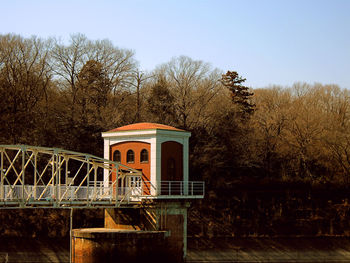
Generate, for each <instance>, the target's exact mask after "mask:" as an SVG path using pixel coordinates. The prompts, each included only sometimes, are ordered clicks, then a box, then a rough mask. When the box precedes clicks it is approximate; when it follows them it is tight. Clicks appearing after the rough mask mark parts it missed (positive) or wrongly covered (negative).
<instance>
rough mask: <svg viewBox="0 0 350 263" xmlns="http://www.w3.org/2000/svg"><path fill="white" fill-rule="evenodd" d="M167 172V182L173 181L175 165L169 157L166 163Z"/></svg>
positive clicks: (173, 160)
mask: <svg viewBox="0 0 350 263" xmlns="http://www.w3.org/2000/svg"><path fill="white" fill-rule="evenodd" d="M167 172H168V180H169V181H175V177H176V165H175V159H174V158H172V157H170V158H169V159H168V161H167Z"/></svg>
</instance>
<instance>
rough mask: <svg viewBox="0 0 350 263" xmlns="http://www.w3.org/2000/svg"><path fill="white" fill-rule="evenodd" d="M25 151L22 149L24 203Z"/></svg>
mask: <svg viewBox="0 0 350 263" xmlns="http://www.w3.org/2000/svg"><path fill="white" fill-rule="evenodd" d="M25 158H26V156H25V149H24V148H23V147H22V201H23V200H24V199H25V197H24V176H25V168H24V166H25Z"/></svg>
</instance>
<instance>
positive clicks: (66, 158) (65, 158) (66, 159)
mask: <svg viewBox="0 0 350 263" xmlns="http://www.w3.org/2000/svg"><path fill="white" fill-rule="evenodd" d="M64 160H65V161H66V176H65V177H66V181H65V182H66V186H68V157H64Z"/></svg>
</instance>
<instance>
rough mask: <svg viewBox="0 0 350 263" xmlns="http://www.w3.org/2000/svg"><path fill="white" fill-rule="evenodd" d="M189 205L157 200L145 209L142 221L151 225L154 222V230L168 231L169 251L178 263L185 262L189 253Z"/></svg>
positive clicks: (184, 202) (187, 203)
mask: <svg viewBox="0 0 350 263" xmlns="http://www.w3.org/2000/svg"><path fill="white" fill-rule="evenodd" d="M189 204H190V203H189V202H186V201H183V202H181V201H175V202H174V201H165V200H164V201H159V200H157V201H154V202H153V203H152V204H151V205H149V206H146V207H144V208H143V217H141V218H142V220H146V221H147V222H148V223H151V224H152V222H153V227H154V228H155V229H154V230H163V231H168V233H169V237H168V249H169V251H170V253H171V254H172V255H173V256H174V258H175V259H176V262H183V261H184V259H185V257H186V253H187V209H188V207H189ZM145 225H146V224H145Z"/></svg>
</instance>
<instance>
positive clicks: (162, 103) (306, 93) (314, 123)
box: [0, 34, 350, 188]
mask: <svg viewBox="0 0 350 263" xmlns="http://www.w3.org/2000/svg"><path fill="white" fill-rule="evenodd" d="M0 97H1V103H0V112H1V114H0V122H1V125H0V143H1V144H29V145H37V146H47V147H60V148H64V149H67V150H74V151H79V152H86V153H91V154H95V155H98V156H102V151H103V141H102V139H101V132H102V131H107V130H109V129H112V128H115V127H118V126H122V125H126V124H130V123H135V122H157V123H163V124H167V125H172V126H175V127H178V128H182V129H186V130H189V131H191V132H192V137H191V139H190V169H191V171H190V176H191V177H192V178H191V180H203V179H204V180H206V182H207V183H208V187H209V188H216V187H230V185H231V184H232V183H234V182H235V181H237V180H240V181H242V180H247V181H250V180H277V181H295V180H301V181H304V182H310V183H339V184H348V183H349V176H350V169H349V168H350V135H349V134H350V133H349V131H350V125H349V124H350V115H349V112H350V111H349V110H350V109H349V106H350V104H349V91H348V90H346V89H341V88H340V87H339V86H337V85H321V84H307V83H295V84H293V86H291V87H280V86H270V87H266V88H262V89H251V88H248V87H247V86H246V85H245V79H244V78H243V77H242V76H240V75H239V74H238V73H237V72H236V71H234V70H229V71H226V72H223V71H221V70H219V69H215V68H212V67H211V65H210V64H208V63H205V62H203V61H198V60H193V59H191V58H189V57H186V56H180V57H176V58H173V59H171V60H170V61H169V62H166V63H164V64H162V65H159V66H157V67H156V68H155V69H154V70H152V71H151V72H143V71H142V70H140V68H139V66H138V63H137V61H136V59H135V54H134V52H133V51H131V50H128V49H121V48H118V47H116V46H114V45H113V44H112V43H111V42H110V41H109V40H97V41H92V40H89V39H88V38H87V37H86V36H84V35H81V34H76V35H72V36H71V38H70V40H69V42H68V43H63V42H61V41H60V40H59V39H54V38H52V39H40V38H37V37H31V38H23V37H21V36H18V35H13V34H7V35H0Z"/></svg>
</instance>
